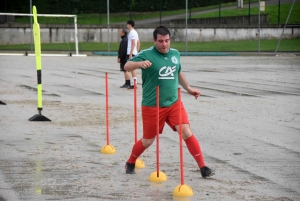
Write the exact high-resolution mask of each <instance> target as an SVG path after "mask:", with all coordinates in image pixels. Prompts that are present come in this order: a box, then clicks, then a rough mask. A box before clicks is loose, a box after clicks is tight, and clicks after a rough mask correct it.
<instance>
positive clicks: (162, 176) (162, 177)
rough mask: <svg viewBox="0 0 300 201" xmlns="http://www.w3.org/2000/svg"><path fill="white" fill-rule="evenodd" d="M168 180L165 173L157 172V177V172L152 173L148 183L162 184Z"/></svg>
mask: <svg viewBox="0 0 300 201" xmlns="http://www.w3.org/2000/svg"><path fill="white" fill-rule="evenodd" d="M167 180H168V178H167V176H166V174H165V173H163V172H162V171H159V176H158V177H157V171H155V172H152V173H151V174H150V176H149V181H151V182H164V181H167Z"/></svg>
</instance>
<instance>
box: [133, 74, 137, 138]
mask: <svg viewBox="0 0 300 201" xmlns="http://www.w3.org/2000/svg"><path fill="white" fill-rule="evenodd" d="M133 101H134V143H136V142H137V93H136V79H134V100H133Z"/></svg>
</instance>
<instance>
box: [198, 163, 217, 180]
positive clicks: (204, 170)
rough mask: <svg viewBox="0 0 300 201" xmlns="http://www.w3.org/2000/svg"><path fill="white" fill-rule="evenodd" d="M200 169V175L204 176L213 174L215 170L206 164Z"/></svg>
mask: <svg viewBox="0 0 300 201" xmlns="http://www.w3.org/2000/svg"><path fill="white" fill-rule="evenodd" d="M200 171H201V175H202V177H204V178H206V177H211V176H213V175H215V171H214V170H212V169H210V168H209V167H207V166H204V167H203V168H201V169H200Z"/></svg>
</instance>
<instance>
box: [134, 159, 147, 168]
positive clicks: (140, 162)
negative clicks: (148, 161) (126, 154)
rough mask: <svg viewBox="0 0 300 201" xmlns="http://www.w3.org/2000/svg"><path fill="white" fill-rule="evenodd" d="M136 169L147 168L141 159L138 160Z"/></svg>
mask: <svg viewBox="0 0 300 201" xmlns="http://www.w3.org/2000/svg"><path fill="white" fill-rule="evenodd" d="M135 168H145V163H144V162H143V161H142V160H141V159H136V162H135Z"/></svg>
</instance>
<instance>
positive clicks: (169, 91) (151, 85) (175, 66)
mask: <svg viewBox="0 0 300 201" xmlns="http://www.w3.org/2000/svg"><path fill="white" fill-rule="evenodd" d="M170 37H171V33H170V31H169V30H168V29H167V28H166V27H164V26H160V27H157V28H156V29H155V30H154V32H153V41H154V46H153V47H150V48H149V49H146V50H143V51H141V52H140V53H138V54H137V55H136V56H135V57H133V58H131V59H129V60H128V61H127V63H126V64H125V67H124V68H125V70H127V71H133V70H136V69H138V68H141V70H142V81H143V85H142V87H143V98H142V118H143V137H142V139H141V140H139V141H137V142H136V143H135V144H134V145H133V148H132V152H131V155H130V157H129V159H128V160H127V162H126V165H125V169H126V173H127V174H135V162H136V159H137V158H138V157H139V156H140V155H141V154H142V153H143V152H144V151H145V149H147V148H148V147H149V146H150V145H151V144H152V143H153V142H154V140H155V137H156V132H155V129H153V128H156V125H157V119H156V86H159V88H160V100H159V133H162V131H163V128H164V125H165V123H167V124H168V125H169V126H170V127H171V128H172V129H173V130H174V131H177V132H178V131H179V108H180V107H179V104H181V108H182V109H181V116H182V117H181V118H182V138H183V140H184V141H185V143H186V145H187V147H188V150H189V152H190V153H191V155H192V156H193V157H194V159H195V160H196V162H197V164H198V166H199V168H200V170H201V175H202V177H209V176H212V175H214V171H213V170H212V169H210V168H209V167H207V166H206V165H205V162H204V158H203V155H202V152H201V148H200V144H199V142H198V141H197V139H196V138H195V136H194V135H193V133H192V131H191V129H190V125H189V120H188V116H187V113H186V111H185V108H184V106H183V104H182V102H180V103H179V101H178V84H180V85H181V86H182V87H183V88H184V89H185V90H186V91H187V92H188V93H189V94H191V95H193V96H194V97H195V98H196V99H197V98H198V96H200V91H199V90H198V89H195V88H192V87H191V86H190V85H189V84H188V82H187V80H186V79H185V77H184V74H183V72H182V71H181V64H180V54H179V52H178V51H177V50H175V49H172V48H170Z"/></svg>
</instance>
